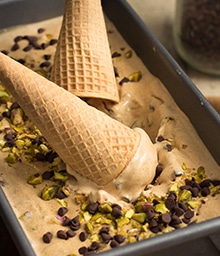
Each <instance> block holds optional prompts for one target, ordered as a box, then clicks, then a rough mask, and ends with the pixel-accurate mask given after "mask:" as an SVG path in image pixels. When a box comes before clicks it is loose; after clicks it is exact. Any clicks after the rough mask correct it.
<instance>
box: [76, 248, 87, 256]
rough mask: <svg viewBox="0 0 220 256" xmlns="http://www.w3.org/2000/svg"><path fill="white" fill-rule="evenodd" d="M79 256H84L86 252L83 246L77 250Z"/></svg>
mask: <svg viewBox="0 0 220 256" xmlns="http://www.w3.org/2000/svg"><path fill="white" fill-rule="evenodd" d="M78 252H79V254H81V255H84V254H85V253H86V252H87V248H86V247H85V246H82V247H80V248H79V250H78Z"/></svg>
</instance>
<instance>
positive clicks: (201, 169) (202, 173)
mask: <svg viewBox="0 0 220 256" xmlns="http://www.w3.org/2000/svg"><path fill="white" fill-rule="evenodd" d="M197 175H198V177H199V178H200V179H201V180H203V179H205V177H206V175H205V169H204V167H202V166H200V167H199V168H198V169H197Z"/></svg>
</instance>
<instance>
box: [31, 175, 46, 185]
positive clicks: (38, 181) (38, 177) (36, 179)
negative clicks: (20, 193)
mask: <svg viewBox="0 0 220 256" xmlns="http://www.w3.org/2000/svg"><path fill="white" fill-rule="evenodd" d="M42 182H43V178H42V175H40V174H39V173H35V174H33V175H31V176H30V177H29V178H28V180H27V183H28V184H30V185H38V184H41V183H42Z"/></svg>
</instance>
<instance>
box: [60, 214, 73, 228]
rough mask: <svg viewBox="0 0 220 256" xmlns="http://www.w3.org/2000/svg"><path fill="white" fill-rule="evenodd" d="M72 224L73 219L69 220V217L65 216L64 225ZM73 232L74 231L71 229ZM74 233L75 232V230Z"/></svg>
mask: <svg viewBox="0 0 220 256" xmlns="http://www.w3.org/2000/svg"><path fill="white" fill-rule="evenodd" d="M70 223H71V219H70V218H69V217H67V216H64V217H63V223H62V225H63V226H70ZM71 230H72V229H71ZM73 231H74V230H73Z"/></svg>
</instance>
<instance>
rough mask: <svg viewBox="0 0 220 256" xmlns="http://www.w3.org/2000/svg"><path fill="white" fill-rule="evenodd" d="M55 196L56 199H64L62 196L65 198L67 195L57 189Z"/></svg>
mask: <svg viewBox="0 0 220 256" xmlns="http://www.w3.org/2000/svg"><path fill="white" fill-rule="evenodd" d="M55 197H56V198H58V199H64V198H66V197H67V196H66V195H65V194H64V192H63V191H60V190H58V191H57V193H56V195H55Z"/></svg>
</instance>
